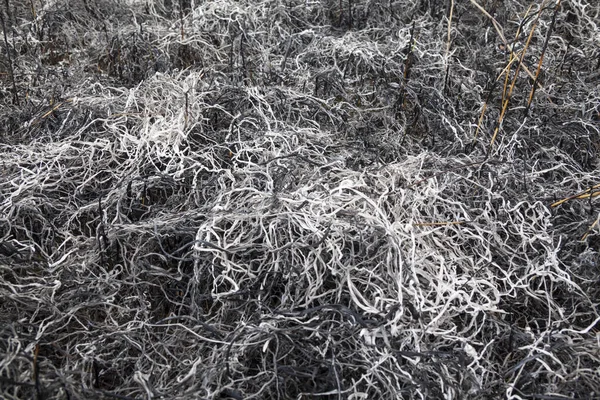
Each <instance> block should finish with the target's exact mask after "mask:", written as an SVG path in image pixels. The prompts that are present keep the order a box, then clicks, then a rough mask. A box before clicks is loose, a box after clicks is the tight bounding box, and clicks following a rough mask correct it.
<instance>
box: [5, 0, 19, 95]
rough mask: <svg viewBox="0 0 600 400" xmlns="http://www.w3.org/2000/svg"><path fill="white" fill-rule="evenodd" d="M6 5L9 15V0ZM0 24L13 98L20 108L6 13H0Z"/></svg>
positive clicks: (6, 0)
mask: <svg viewBox="0 0 600 400" xmlns="http://www.w3.org/2000/svg"><path fill="white" fill-rule="evenodd" d="M4 1H5V3H6V12H7V15H8V0H4ZM0 23H1V24H2V33H3V34H4V47H5V49H6V57H7V58H8V65H9V68H8V70H9V72H10V79H11V81H12V86H13V98H14V102H15V104H16V105H17V106H20V105H21V104H20V101H19V93H18V92H17V84H16V82H15V72H14V69H13V62H12V57H11V55H10V49H9V47H8V36H7V35H6V23H5V22H4V13H3V12H1V11H0Z"/></svg>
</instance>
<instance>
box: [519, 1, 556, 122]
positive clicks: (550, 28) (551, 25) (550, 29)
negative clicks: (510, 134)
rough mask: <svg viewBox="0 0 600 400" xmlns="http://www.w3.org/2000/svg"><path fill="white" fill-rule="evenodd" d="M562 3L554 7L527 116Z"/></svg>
mask: <svg viewBox="0 0 600 400" xmlns="http://www.w3.org/2000/svg"><path fill="white" fill-rule="evenodd" d="M560 2H561V0H557V1H556V5H555V6H554V14H552V22H550V27H549V28H548V32H547V33H546V41H545V42H544V46H543V47H542V54H541V55H540V61H539V62H538V66H537V70H536V72H535V78H534V79H533V86H532V87H531V91H530V92H529V99H527V107H526V108H525V116H527V113H528V112H529V107H530V106H531V102H532V101H533V96H534V95H535V89H536V87H537V83H538V79H539V77H540V72H541V71H542V63H543V62H544V54H545V53H546V49H547V48H548V42H549V41H550V35H551V34H552V30H553V28H554V24H555V23H556V14H558V9H559V7H560Z"/></svg>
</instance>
